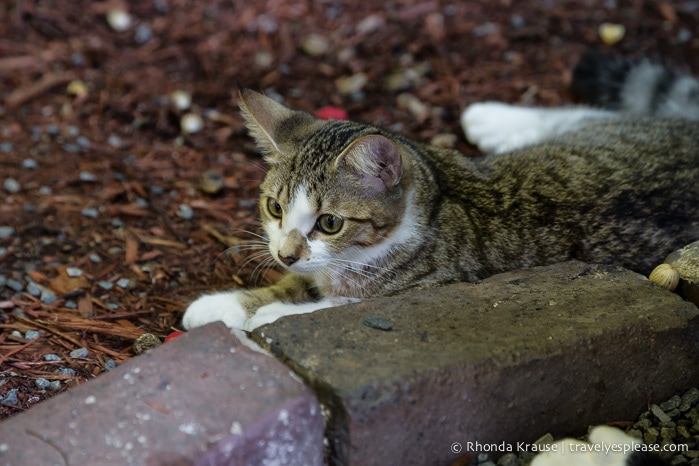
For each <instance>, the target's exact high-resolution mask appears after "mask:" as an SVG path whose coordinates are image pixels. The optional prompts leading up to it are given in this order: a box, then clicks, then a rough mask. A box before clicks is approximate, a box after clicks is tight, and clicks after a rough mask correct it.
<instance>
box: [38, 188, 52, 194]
mask: <svg viewBox="0 0 699 466" xmlns="http://www.w3.org/2000/svg"><path fill="white" fill-rule="evenodd" d="M39 194H41V195H43V196H50V195H51V194H53V189H51V188H49V187H48V186H42V187H40V188H39Z"/></svg>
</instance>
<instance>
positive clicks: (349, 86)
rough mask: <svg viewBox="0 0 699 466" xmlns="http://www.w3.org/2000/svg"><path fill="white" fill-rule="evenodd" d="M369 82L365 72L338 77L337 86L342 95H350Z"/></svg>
mask: <svg viewBox="0 0 699 466" xmlns="http://www.w3.org/2000/svg"><path fill="white" fill-rule="evenodd" d="M368 82H369V77H368V76H367V75H366V74H365V73H357V74H353V75H352V76H343V77H341V78H338V79H336V80H335V88H336V89H337V92H339V93H340V94H342V95H350V94H354V93H357V92H359V91H361V90H362V89H363V88H364V86H366V84H367V83H368Z"/></svg>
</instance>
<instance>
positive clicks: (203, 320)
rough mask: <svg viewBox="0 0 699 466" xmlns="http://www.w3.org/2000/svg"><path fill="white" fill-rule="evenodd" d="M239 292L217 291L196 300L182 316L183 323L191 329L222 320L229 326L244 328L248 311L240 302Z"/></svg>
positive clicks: (186, 327)
mask: <svg viewBox="0 0 699 466" xmlns="http://www.w3.org/2000/svg"><path fill="white" fill-rule="evenodd" d="M238 296H239V292H236V291H232V292H227V293H215V294H210V295H206V296H202V297H201V298H199V299H197V300H196V301H194V302H193V303H192V304H190V305H189V307H187V310H186V311H185V313H184V316H183V317H182V325H183V326H184V328H185V329H187V330H191V329H193V328H195V327H201V326H202V325H205V324H208V323H210V322H218V321H221V322H223V323H224V324H226V326H227V327H229V328H238V329H242V328H243V327H244V326H245V321H246V320H247V313H246V312H245V309H244V308H243V306H242V304H241V303H240V301H239V299H238Z"/></svg>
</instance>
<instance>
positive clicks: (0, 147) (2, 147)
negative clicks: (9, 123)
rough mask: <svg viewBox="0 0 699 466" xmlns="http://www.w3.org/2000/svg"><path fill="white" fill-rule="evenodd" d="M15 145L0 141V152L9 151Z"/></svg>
mask: <svg viewBox="0 0 699 466" xmlns="http://www.w3.org/2000/svg"><path fill="white" fill-rule="evenodd" d="M14 148H15V145H14V144H12V143H11V142H9V141H4V142H0V152H11V151H12V150H13V149H14Z"/></svg>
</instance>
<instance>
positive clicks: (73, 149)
mask: <svg viewBox="0 0 699 466" xmlns="http://www.w3.org/2000/svg"><path fill="white" fill-rule="evenodd" d="M61 147H63V150H64V151H66V152H70V153H71V154H77V153H78V152H80V150H81V149H80V145H79V144H73V143H66V144H63V146H61Z"/></svg>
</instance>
